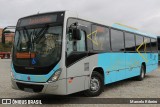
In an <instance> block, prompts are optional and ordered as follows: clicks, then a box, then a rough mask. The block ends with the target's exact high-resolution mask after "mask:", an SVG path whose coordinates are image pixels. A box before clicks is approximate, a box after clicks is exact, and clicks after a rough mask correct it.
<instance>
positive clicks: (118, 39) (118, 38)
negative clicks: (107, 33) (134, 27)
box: [111, 29, 124, 51]
mask: <svg viewBox="0 0 160 107" xmlns="http://www.w3.org/2000/svg"><path fill="white" fill-rule="evenodd" d="M111 44H112V51H124V37H123V32H122V31H119V30H114V29H111Z"/></svg>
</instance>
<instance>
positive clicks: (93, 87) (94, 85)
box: [84, 71, 104, 97]
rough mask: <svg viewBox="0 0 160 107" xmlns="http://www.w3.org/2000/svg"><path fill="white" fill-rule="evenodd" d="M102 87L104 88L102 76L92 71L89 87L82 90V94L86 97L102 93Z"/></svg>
mask: <svg viewBox="0 0 160 107" xmlns="http://www.w3.org/2000/svg"><path fill="white" fill-rule="evenodd" d="M103 88H104V79H103V76H102V75H101V74H100V73H98V72H96V71H93V73H92V75H91V80H90V88H89V89H88V90H86V91H84V94H85V96H87V97H94V96H99V95H100V94H101V93H102V91H103Z"/></svg>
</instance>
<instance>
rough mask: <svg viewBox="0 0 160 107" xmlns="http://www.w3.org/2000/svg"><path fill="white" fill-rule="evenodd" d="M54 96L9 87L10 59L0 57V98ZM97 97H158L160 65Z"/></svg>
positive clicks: (110, 87)
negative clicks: (138, 77)
mask: <svg viewBox="0 0 160 107" xmlns="http://www.w3.org/2000/svg"><path fill="white" fill-rule="evenodd" d="M56 97H57V96H54V95H43V94H35V93H27V92H23V91H17V90H13V89H12V88H11V82H10V60H8V59H5V60H2V59H0V98H48V99H53V98H56ZM68 97H84V96H83V95H82V94H81V93H77V94H73V95H69V96H68ZM99 97H100V98H160V67H159V69H158V70H156V71H154V72H152V73H150V74H148V75H146V78H145V79H144V80H143V81H135V80H134V79H128V80H124V81H120V82H117V83H113V84H110V85H106V86H105V90H104V92H103V93H102V94H101V95H100V96H99ZM62 106H64V105H62ZM67 106H69V105H67ZM71 106H73V105H71ZM79 106H80V105H79ZM86 106H87V105H86ZM101 106H103V105H101ZM112 106H113V105H112Z"/></svg>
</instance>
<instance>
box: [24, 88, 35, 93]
mask: <svg viewBox="0 0 160 107" xmlns="http://www.w3.org/2000/svg"><path fill="white" fill-rule="evenodd" d="M24 91H27V92H33V89H31V88H24Z"/></svg>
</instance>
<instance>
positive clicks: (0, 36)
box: [0, 28, 14, 42]
mask: <svg viewBox="0 0 160 107" xmlns="http://www.w3.org/2000/svg"><path fill="white" fill-rule="evenodd" d="M2 30H3V28H0V42H2ZM5 36H6V38H5V39H6V42H12V41H13V38H14V33H8V34H6V35H5Z"/></svg>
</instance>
